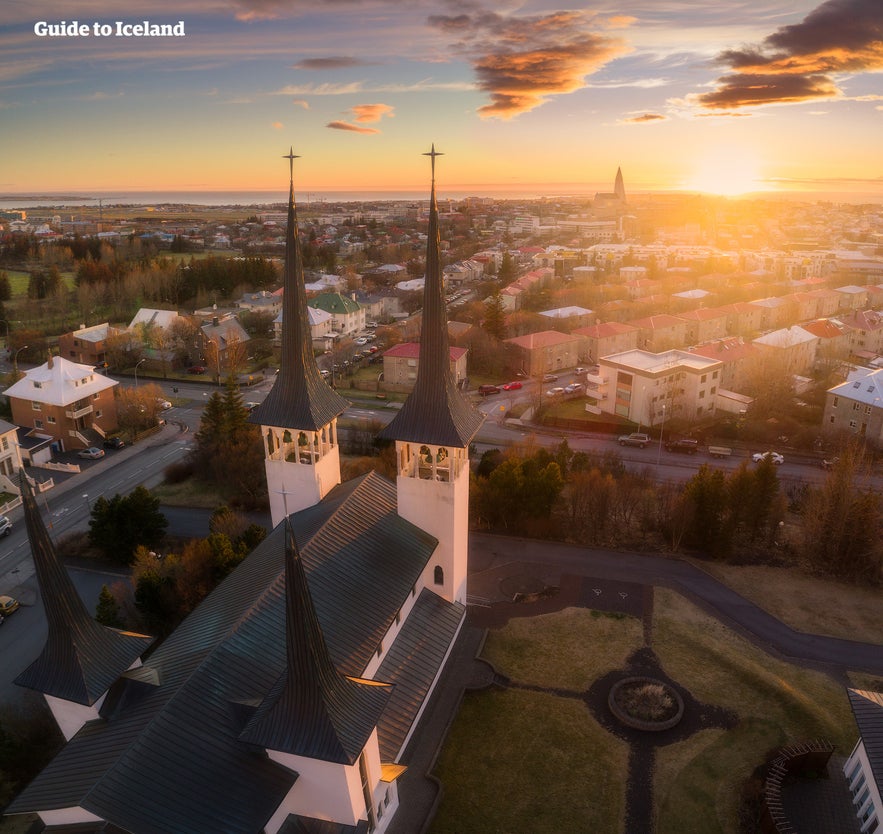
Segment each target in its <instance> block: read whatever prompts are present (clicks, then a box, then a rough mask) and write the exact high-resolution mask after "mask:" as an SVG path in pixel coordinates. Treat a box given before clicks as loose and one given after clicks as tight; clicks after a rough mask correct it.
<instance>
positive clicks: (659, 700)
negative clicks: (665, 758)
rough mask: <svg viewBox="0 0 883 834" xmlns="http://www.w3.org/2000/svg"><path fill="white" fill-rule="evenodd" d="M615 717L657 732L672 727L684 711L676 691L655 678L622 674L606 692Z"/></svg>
mask: <svg viewBox="0 0 883 834" xmlns="http://www.w3.org/2000/svg"><path fill="white" fill-rule="evenodd" d="M607 704H608V706H609V707H610V711H611V712H612V713H613V714H614V715H615V716H616V718H617V719H618V720H619V721H620V722H621V723H623V724H625V725H626V726H627V727H632V728H634V729H636V730H648V731H651V732H654V731H655V732H659V731H660V730H668V729H671V728H672V727H674V726H675V725H676V724H677V723H678V722H679V721H680V720H681V718H683V715H684V701H683V699H682V698H681V696H680V695H679V694H678V693H677V691H676V690H675V689H674V688H673V687H671V686H669V685H668V684H667V683H664V682H663V681H660V680H656V679H655V678H623V679H622V680H620V681H617V683H615V684H614V685H613V686H612V687H611V689H610V694H609V695H608V696H607Z"/></svg>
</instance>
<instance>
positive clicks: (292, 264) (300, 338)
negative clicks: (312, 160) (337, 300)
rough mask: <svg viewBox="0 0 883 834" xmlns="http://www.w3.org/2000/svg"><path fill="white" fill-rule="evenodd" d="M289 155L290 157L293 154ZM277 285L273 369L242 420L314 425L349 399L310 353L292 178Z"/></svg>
mask: <svg viewBox="0 0 883 834" xmlns="http://www.w3.org/2000/svg"><path fill="white" fill-rule="evenodd" d="M290 157H291V159H292V160H294V158H295V157H294V155H293V154H291V155H290ZM283 287H284V293H283V295H282V353H281V363H280V367H279V374H278V375H277V376H276V382H275V383H274V384H273V387H272V388H271V389H270V393H269V394H268V395H267V397H266V399H265V400H264V401H263V402H262V403H261V404H260V405H259V406H258V407H257V408H255V409H254V410H253V411H252V412H251V414H249V415H248V420H249V422H250V423H257V424H258V425H261V426H277V427H279V428H283V429H298V430H304V431H317V430H318V429H320V428H322V427H323V426H327V425H328V424H329V423H330V422H331V421H332V420H333V419H334V418H335V417H337V416H338V415H339V414H341V413H342V412H344V411H345V410H346V409H347V408H348V407H349V403H348V402H347V401H346V400H345V399H344V398H343V397H341V396H340V394H338V393H337V391H335V390H334V389H333V388H331V387H330V386H329V385H328V383H327V382H325V380H324V379H322V377H321V376H320V374H319V369H318V367H317V366H316V360H315V358H314V357H313V342H312V336H311V334H310V323H309V319H308V318H307V293H306V289H305V287H304V265H303V256H302V253H301V248H300V239H299V237H298V228H297V210H296V208H295V205H294V181H293V180H292V182H291V184H290V187H289V192H288V230H287V232H286V236H285V275H284V279H283Z"/></svg>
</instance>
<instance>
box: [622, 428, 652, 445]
mask: <svg viewBox="0 0 883 834" xmlns="http://www.w3.org/2000/svg"><path fill="white" fill-rule="evenodd" d="M649 442H650V435H649V434H644V432H640V431H633V432H632V433H631V434H622V435H620V437H619V445H620V446H640V447H641V448H642V449H643V448H644V447H645V446H646V445H647V444H648V443H649Z"/></svg>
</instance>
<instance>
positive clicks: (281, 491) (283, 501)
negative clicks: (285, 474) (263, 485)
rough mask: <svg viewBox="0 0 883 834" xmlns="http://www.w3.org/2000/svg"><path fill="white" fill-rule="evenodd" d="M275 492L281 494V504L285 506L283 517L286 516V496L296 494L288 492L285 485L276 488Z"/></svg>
mask: <svg viewBox="0 0 883 834" xmlns="http://www.w3.org/2000/svg"><path fill="white" fill-rule="evenodd" d="M276 492H277V493H278V494H279V495H281V496H282V504H283V506H284V507H285V517H286V518H288V496H289V495H296V494H297V493H294V492H289V491H288V490H287V489H285V487H282V489H277V490H276Z"/></svg>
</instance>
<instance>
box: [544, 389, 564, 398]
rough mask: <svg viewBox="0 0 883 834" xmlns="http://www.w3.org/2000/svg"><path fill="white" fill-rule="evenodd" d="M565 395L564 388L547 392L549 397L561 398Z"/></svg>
mask: <svg viewBox="0 0 883 834" xmlns="http://www.w3.org/2000/svg"><path fill="white" fill-rule="evenodd" d="M563 393H564V389H563V388H550V389H549V390H548V391H546V396H547V397H560V396H561V395H562V394H563Z"/></svg>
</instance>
